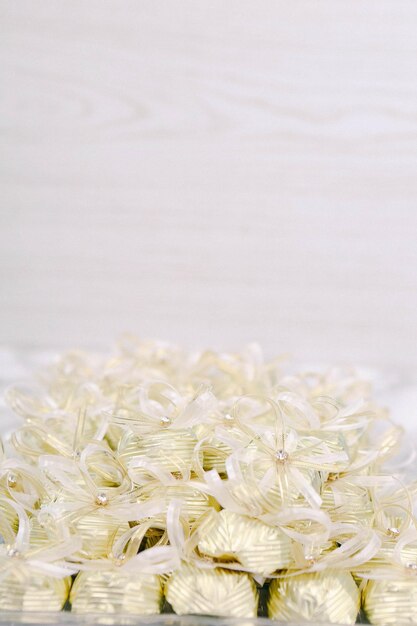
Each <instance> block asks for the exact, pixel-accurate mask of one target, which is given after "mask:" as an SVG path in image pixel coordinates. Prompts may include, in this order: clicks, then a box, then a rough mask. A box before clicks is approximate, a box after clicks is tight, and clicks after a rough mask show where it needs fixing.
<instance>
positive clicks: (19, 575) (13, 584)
mask: <svg viewBox="0 0 417 626" xmlns="http://www.w3.org/2000/svg"><path fill="white" fill-rule="evenodd" d="M71 582H72V581H71V578H70V577H68V578H53V577H51V576H46V575H44V574H41V573H39V572H31V571H27V570H26V571H25V570H24V569H23V567H19V565H17V566H16V568H15V569H13V570H11V569H10V570H9V571H8V572H7V574H6V575H5V576H4V577H2V578H1V580H0V611H33V612H37V611H60V610H61V609H62V608H63V606H64V605H65V603H66V601H67V600H68V595H69V592H70V589H71Z"/></svg>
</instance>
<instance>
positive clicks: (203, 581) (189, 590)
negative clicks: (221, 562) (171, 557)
mask: <svg viewBox="0 0 417 626" xmlns="http://www.w3.org/2000/svg"><path fill="white" fill-rule="evenodd" d="M165 596H166V599H167V600H168V602H169V603H170V604H171V606H172V608H173V609H174V611H175V613H177V615H186V614H198V615H219V616H223V617H256V615H257V611H258V601H259V598H258V592H257V589H256V586H255V583H254V582H253V580H252V579H251V578H250V576H249V575H248V574H246V573H242V572H232V571H226V570H220V569H199V568H197V567H195V566H192V565H183V566H182V567H181V569H179V570H177V571H175V572H174V573H173V574H172V575H171V577H170V578H169V579H168V581H167V583H166V586H165Z"/></svg>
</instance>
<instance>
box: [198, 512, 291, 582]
mask: <svg viewBox="0 0 417 626" xmlns="http://www.w3.org/2000/svg"><path fill="white" fill-rule="evenodd" d="M200 534H201V535H202V538H201V540H200V542H199V543H198V549H199V551H200V552H201V553H202V554H203V555H206V556H210V557H213V558H215V559H216V560H218V561H220V562H221V561H230V560H233V561H235V562H237V563H240V564H241V565H242V566H243V567H244V568H247V569H248V570H250V571H251V572H252V573H255V574H261V575H263V576H268V575H269V574H272V573H273V572H275V571H276V570H280V569H284V568H287V567H289V566H290V565H291V564H292V563H293V562H294V557H293V554H292V542H291V540H290V539H289V537H288V536H287V535H285V534H284V533H283V532H282V531H281V530H280V529H279V528H276V527H275V528H274V527H273V526H268V525H267V524H265V523H263V522H261V521H259V520H256V519H251V518H250V517H247V516H244V515H239V514H238V513H233V512H232V511H227V510H226V509H224V510H223V511H220V513H217V514H213V515H212V516H211V518H210V520H209V524H205V525H204V526H203V527H202V528H200Z"/></svg>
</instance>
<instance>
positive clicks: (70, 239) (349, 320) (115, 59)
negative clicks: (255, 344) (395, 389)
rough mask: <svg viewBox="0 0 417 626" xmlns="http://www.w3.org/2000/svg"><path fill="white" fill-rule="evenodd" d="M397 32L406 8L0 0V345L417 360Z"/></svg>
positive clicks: (414, 54) (415, 159) (408, 104)
mask: <svg viewBox="0 0 417 626" xmlns="http://www.w3.org/2000/svg"><path fill="white" fill-rule="evenodd" d="M416 33H417V3H416V2H414V1H410V2H407V1H401V0H399V1H398V0H375V1H373V0H362V1H360V2H352V1H351V0H336V1H335V0H314V1H307V0H301V1H300V0H294V1H293V2H288V0H285V1H279V0H275V1H271V2H270V1H263V2H255V1H251V2H247V1H246V0H226V1H224V0H221V1H219V0H210V1H206V0H199V2H195V1H194V0H190V1H187V0H176V1H167V2H163V1H160V0H152V2H148V1H145V0H137V1H127V0H117V1H116V0H114V1H108V0H88V2H85V1H84V0H19V1H18V2H16V1H15V0H2V1H1V3H0V54H1V56H0V71H1V77H0V80H1V99H0V140H1V142H0V143H1V154H0V187H1V211H0V219H1V240H0V271H1V298H2V302H1V309H0V342H1V343H3V344H6V345H11V346H21V347H25V346H35V347H36V346H47V347H51V346H58V347H65V346H72V345H88V346H94V345H103V344H106V343H108V342H110V341H111V340H112V339H113V338H114V336H115V335H117V334H119V333H120V332H122V331H124V330H132V331H135V332H137V333H138V334H140V335H143V336H146V337H149V336H151V337H162V338H164V339H172V340H174V341H181V342H184V343H186V344H188V345H190V346H201V345H207V344H210V345H213V346H215V347H225V348H235V347H239V346H240V345H241V344H242V343H245V342H247V341H249V340H258V341H260V342H261V343H262V344H263V345H264V346H265V348H266V351H267V352H268V353H275V352H292V353H294V354H295V355H296V357H297V358H298V359H300V360H308V361H312V362H323V361H337V362H352V361H353V362H359V363H364V364H371V365H377V366H381V367H384V368H390V367H395V368H397V369H398V368H399V369H401V371H407V370H408V369H409V368H412V367H414V366H417V351H416V340H417V315H416V307H417V291H416V287H417V249H416V231H417V37H416ZM410 371H411V369H410Z"/></svg>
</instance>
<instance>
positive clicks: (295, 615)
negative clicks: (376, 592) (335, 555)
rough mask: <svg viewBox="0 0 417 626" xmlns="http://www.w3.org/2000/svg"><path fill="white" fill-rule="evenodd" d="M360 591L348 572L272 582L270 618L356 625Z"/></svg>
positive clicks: (291, 577) (331, 572) (281, 579)
mask: <svg viewBox="0 0 417 626" xmlns="http://www.w3.org/2000/svg"><path fill="white" fill-rule="evenodd" d="M359 607H360V592H359V589H358V587H357V585H356V583H355V581H354V580H353V578H352V576H351V574H350V573H349V572H344V571H336V570H327V571H325V572H313V573H311V574H300V575H298V576H289V577H287V578H278V579H275V580H273V581H272V583H271V585H270V589H269V597H268V615H269V617H270V618H272V619H276V620H279V621H288V622H298V621H301V620H305V621H307V622H325V623H330V624H355V622H356V618H357V616H358V612H359Z"/></svg>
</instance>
